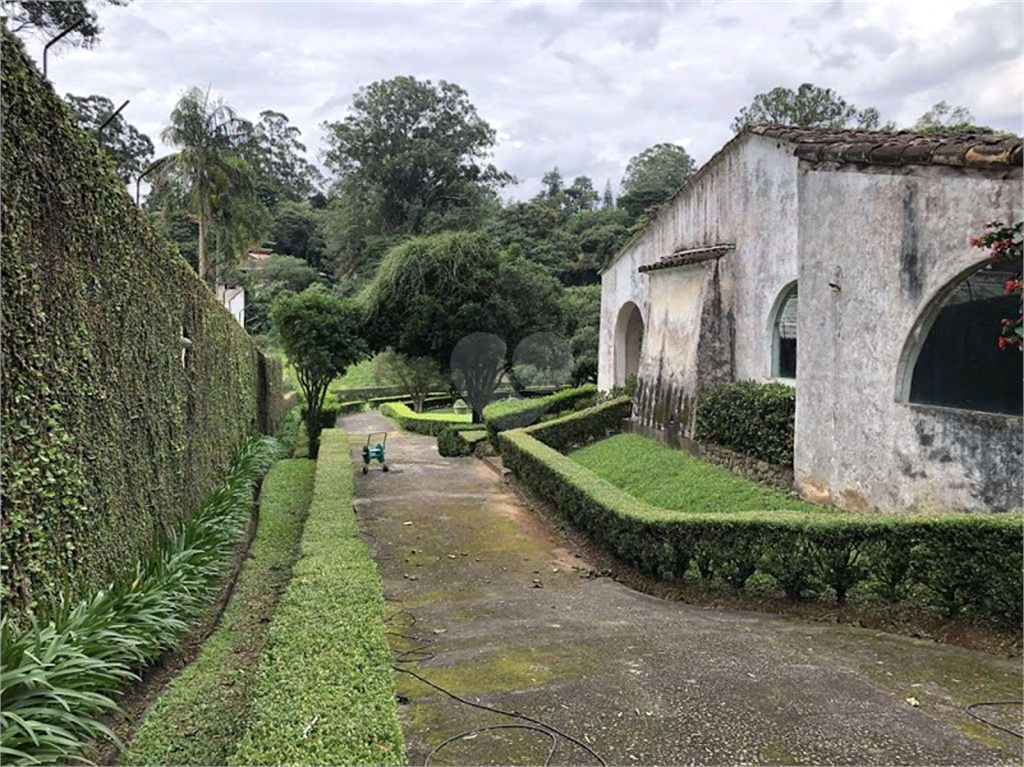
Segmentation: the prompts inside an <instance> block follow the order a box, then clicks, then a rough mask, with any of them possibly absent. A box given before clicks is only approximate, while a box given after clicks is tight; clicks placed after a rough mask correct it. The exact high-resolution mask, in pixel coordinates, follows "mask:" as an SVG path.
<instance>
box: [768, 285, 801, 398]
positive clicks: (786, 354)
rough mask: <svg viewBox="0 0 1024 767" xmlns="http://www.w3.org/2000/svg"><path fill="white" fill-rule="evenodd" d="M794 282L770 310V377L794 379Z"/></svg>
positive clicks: (795, 319)
mask: <svg viewBox="0 0 1024 767" xmlns="http://www.w3.org/2000/svg"><path fill="white" fill-rule="evenodd" d="M797 306H798V298H797V289H796V282H795V281H794V282H791V283H789V284H788V285H787V286H786V287H785V288H783V289H782V292H781V293H779V297H778V298H777V299H776V300H775V306H774V308H773V310H772V318H773V319H772V377H773V378H793V379H795V378H796V325H797Z"/></svg>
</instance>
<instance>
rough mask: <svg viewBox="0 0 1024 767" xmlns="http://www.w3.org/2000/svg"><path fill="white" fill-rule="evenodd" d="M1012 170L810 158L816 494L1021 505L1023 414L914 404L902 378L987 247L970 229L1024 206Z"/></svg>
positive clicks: (810, 470)
mask: <svg viewBox="0 0 1024 767" xmlns="http://www.w3.org/2000/svg"><path fill="white" fill-rule="evenodd" d="M1009 175H1010V176H1011V178H1008V179H1002V178H998V177H993V175H983V174H982V173H981V172H979V171H968V170H964V169H958V168H948V167H920V166H917V167H912V168H896V169H873V170H871V171H863V170H861V171H854V170H852V169H851V170H841V171H835V170H833V171H830V170H809V169H808V170H803V169H802V170H801V173H800V243H799V254H800V282H799V285H800V288H799V289H800V317H799V331H798V333H799V337H798V342H797V355H798V360H797V414H796V444H795V453H796V455H795V463H794V471H795V476H796V480H797V483H798V485H799V486H800V487H801V489H802V491H803V492H804V493H805V494H806V495H807V496H808V497H811V498H814V499H817V500H832V501H833V502H836V503H838V504H840V505H842V506H844V507H846V508H850V509H864V508H872V507H874V508H880V509H882V510H899V509H907V508H917V509H921V510H923V511H928V510H939V509H950V508H962V509H972V510H987V509H993V508H994V509H999V508H1020V506H1021V493H1022V483H1021V474H1022V466H1021V463H1022V452H1024V451H1022V442H1024V437H1022V430H1024V423H1022V420H1021V419H1020V418H1019V417H1014V416H1004V415H998V414H985V413H976V412H973V411H965V410H954V409H950V408H940V407H932V406H923V405H910V404H907V403H906V402H902V401H899V400H900V399H901V397H900V395H899V394H898V389H899V388H900V387H899V385H898V383H899V382H898V380H897V379H898V376H899V371H900V369H901V356H903V355H904V354H905V351H906V347H907V340H908V338H909V337H910V334H911V332H912V329H913V328H914V326H915V323H916V322H917V321H918V318H919V317H920V316H921V315H922V313H923V312H924V311H925V310H926V308H927V307H928V306H929V304H930V302H932V300H933V299H934V298H935V297H936V296H937V295H938V294H939V293H940V291H942V289H943V288H944V287H945V286H946V285H947V284H948V283H949V282H950V281H951V280H953V279H954V278H955V277H956V276H957V275H959V274H961V273H962V272H963V271H964V270H965V269H967V268H969V267H971V266H973V265H975V264H978V263H980V262H982V261H984V259H985V254H984V252H982V251H980V250H978V249H976V248H972V247H970V246H969V244H968V238H969V237H970V236H971V235H974V234H978V233H980V232H981V229H982V225H983V224H984V223H985V222H986V221H989V220H991V219H1000V218H1001V219H1002V220H1003V221H1017V220H1020V219H1021V217H1022V199H1021V181H1020V178H1021V176H1020V171H1019V170H1017V171H1015V172H1014V173H1012V174H1009ZM830 282H831V283H834V284H835V285H837V286H839V287H838V289H836V288H834V287H830V286H829V283H830ZM993 343H995V338H993ZM1013 353H1016V352H1013Z"/></svg>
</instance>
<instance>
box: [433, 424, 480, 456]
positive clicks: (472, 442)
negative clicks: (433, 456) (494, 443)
mask: <svg viewBox="0 0 1024 767" xmlns="http://www.w3.org/2000/svg"><path fill="white" fill-rule="evenodd" d="M484 439H487V432H486V431H483V430H481V428H480V424H478V423H469V424H453V425H451V426H448V427H447V428H446V429H445V430H444V431H442V432H441V433H440V434H438V435H437V452H438V453H440V454H441V455H443V456H447V457H458V456H464V455H473V453H474V451H475V449H476V445H477V443H478V442H480V441H481V440H484Z"/></svg>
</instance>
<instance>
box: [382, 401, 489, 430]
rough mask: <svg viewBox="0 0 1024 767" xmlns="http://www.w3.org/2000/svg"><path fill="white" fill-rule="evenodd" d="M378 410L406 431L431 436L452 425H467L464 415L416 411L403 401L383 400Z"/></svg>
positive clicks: (479, 425) (479, 426)
mask: <svg viewBox="0 0 1024 767" xmlns="http://www.w3.org/2000/svg"><path fill="white" fill-rule="evenodd" d="M380 412H381V414H383V415H385V416H387V417H388V418H391V419H393V420H395V421H397V422H398V425H399V426H401V427H402V428H403V429H405V430H406V431H411V432H414V433H416V434H427V435H429V436H431V437H436V436H438V435H439V434H440V433H441V432H443V431H444V430H445V429H446V428H448V427H449V426H452V425H460V426H461V425H469V422H468V421H467V420H466V417H465V416H458V415H454V414H448V413H444V414H438V413H417V412H416V411H415V410H413V409H412V408H411V407H409V406H408V405H407V404H405V403H404V402H385V403H384V404H383V405H381V406H380ZM476 426H477V428H478V429H479V428H483V427H482V425H481V424H477V425H476Z"/></svg>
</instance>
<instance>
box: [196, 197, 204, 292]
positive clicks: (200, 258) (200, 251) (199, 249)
mask: <svg viewBox="0 0 1024 767" xmlns="http://www.w3.org/2000/svg"><path fill="white" fill-rule="evenodd" d="M196 261H197V267H198V269H199V277H200V279H202V280H204V281H205V280H206V227H205V226H204V222H203V215H202V214H201V213H200V214H199V242H198V243H197V245H196Z"/></svg>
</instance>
